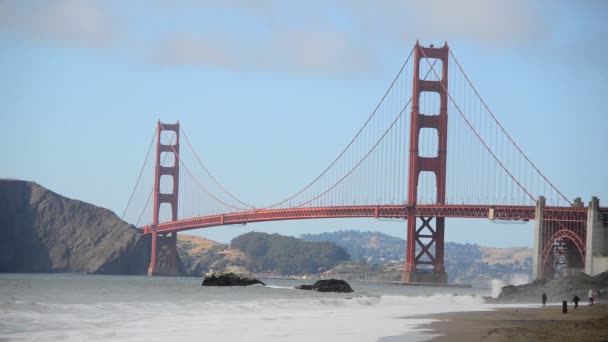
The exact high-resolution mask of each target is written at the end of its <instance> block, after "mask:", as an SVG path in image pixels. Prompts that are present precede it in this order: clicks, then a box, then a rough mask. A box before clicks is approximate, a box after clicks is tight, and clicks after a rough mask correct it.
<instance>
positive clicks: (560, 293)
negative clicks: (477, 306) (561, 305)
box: [490, 272, 608, 303]
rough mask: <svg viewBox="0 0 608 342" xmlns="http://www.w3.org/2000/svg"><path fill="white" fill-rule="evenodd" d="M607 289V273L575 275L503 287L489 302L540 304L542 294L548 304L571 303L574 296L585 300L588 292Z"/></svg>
mask: <svg viewBox="0 0 608 342" xmlns="http://www.w3.org/2000/svg"><path fill="white" fill-rule="evenodd" d="M606 287H608V272H604V273H602V274H599V275H597V276H595V277H592V276H590V275H587V274H585V273H582V272H581V273H575V274H571V275H568V276H565V277H562V278H557V279H552V280H542V279H541V280H536V281H534V282H532V283H529V284H524V285H519V286H513V285H509V286H505V287H503V288H502V292H501V293H500V295H499V296H498V298H496V299H494V300H490V301H491V302H498V303H540V301H541V296H542V294H543V292H544V293H545V294H546V295H547V298H548V301H549V302H561V301H564V300H567V301H571V300H572V298H574V296H575V295H577V296H579V297H580V298H583V299H586V298H587V293H588V291H589V290H593V291H597V290H602V289H604V288H606Z"/></svg>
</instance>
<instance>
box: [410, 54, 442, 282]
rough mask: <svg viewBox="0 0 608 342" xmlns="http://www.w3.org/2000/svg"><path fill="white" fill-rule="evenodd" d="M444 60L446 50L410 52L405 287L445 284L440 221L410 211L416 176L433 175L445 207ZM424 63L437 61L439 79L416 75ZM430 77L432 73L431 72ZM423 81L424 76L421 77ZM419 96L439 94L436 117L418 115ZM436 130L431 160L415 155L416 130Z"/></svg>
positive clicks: (417, 146) (413, 199)
mask: <svg viewBox="0 0 608 342" xmlns="http://www.w3.org/2000/svg"><path fill="white" fill-rule="evenodd" d="M448 56H449V47H448V44H447V43H445V44H444V46H443V47H441V48H435V47H433V45H431V46H430V47H423V46H421V45H420V43H418V42H416V47H415V48H414V77H413V83H414V84H413V94H412V116H411V124H410V156H409V180H408V204H409V212H408V214H407V254H406V263H405V272H404V275H403V281H404V282H406V283H447V274H446V272H445V267H444V264H443V246H444V228H445V218H443V217H416V216H415V215H414V209H415V207H416V203H417V202H418V181H419V177H420V173H421V172H423V171H429V172H432V173H434V175H435V180H436V183H435V184H436V186H437V197H436V198H437V204H445V180H446V151H447V141H448V139H447V132H448V109H447V107H448V94H447V89H448ZM426 59H437V60H439V61H441V64H442V70H441V79H440V80H425V79H422V78H421V75H420V63H421V62H422V63H425V64H426V63H429V62H430V61H427V60H426ZM431 64H432V62H431ZM431 75H434V73H432V72H431ZM423 78H424V76H423ZM422 92H434V93H438V94H439V98H440V108H439V113H436V112H435V113H421V112H420V95H421V93H422ZM422 128H432V129H435V130H437V137H438V140H439V141H438V144H437V146H438V151H437V155H436V156H435V157H424V156H420V154H419V147H420V139H419V137H420V130H421V129H422Z"/></svg>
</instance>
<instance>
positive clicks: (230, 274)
mask: <svg viewBox="0 0 608 342" xmlns="http://www.w3.org/2000/svg"><path fill="white" fill-rule="evenodd" d="M256 284H260V285H266V284H264V283H263V282H261V281H260V280H258V279H256V278H255V277H253V275H252V274H251V273H249V272H247V270H246V269H244V268H242V267H238V266H230V267H226V268H224V269H223V270H221V271H219V272H211V273H209V274H207V275H206V276H205V279H203V283H202V286H248V285H256Z"/></svg>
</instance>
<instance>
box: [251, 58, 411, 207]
mask: <svg viewBox="0 0 608 342" xmlns="http://www.w3.org/2000/svg"><path fill="white" fill-rule="evenodd" d="M414 49H415V48H413V49H412V51H410V54H409V55H408V57H407V58H406V60H405V62H404V63H403V65H402V66H401V69H399V72H398V73H397V75H396V76H395V78H394V79H393V82H392V83H391V85H390V86H389V87H388V89H387V90H386V92H385V93H384V96H382V98H381V99H380V102H378V105H377V106H376V108H375V109H374V110H373V111H372V114H371V115H370V116H369V117H368V118H367V121H365V123H364V124H363V126H361V128H360V129H359V131H358V132H357V134H355V136H354V137H353V138H352V139H351V141H350V142H349V143H348V145H346V147H345V148H344V149H343V150H342V152H340V154H339V155H338V156H337V157H336V159H334V161H332V162H331V163H330V164H329V166H327V168H325V170H323V171H322V172H321V174H319V176H317V177H316V178H315V179H313V180H312V181H311V182H310V183H308V185H306V186H305V187H304V188H302V189H301V190H300V191H298V192H296V193H295V194H293V195H291V196H290V197H288V198H286V199H284V200H282V201H280V202H277V203H275V204H272V205H269V206H266V207H264V208H261V209H262V210H265V209H272V208H276V207H278V206H280V205H282V204H285V203H286V202H288V201H290V200H292V199H294V198H295V197H296V196H298V195H300V194H301V193H303V192H304V191H306V190H307V189H309V188H310V187H311V186H312V185H313V184H315V183H316V182H317V181H318V180H319V179H320V178H321V177H323V175H325V174H326V173H327V172H328V171H329V170H330V169H331V168H332V166H334V165H335V164H336V163H337V162H338V160H339V159H340V158H341V157H342V156H343V155H344V154H345V153H346V151H347V150H348V149H349V148H350V147H351V146H352V145H353V143H354V142H355V141H356V140H357V138H358V137H359V136H360V135H361V133H362V132H363V130H364V129H365V127H367V125H368V124H369V123H370V121H371V120H372V118H373V117H374V116H375V115H376V114H377V113H378V109H379V108H380V106H381V105H382V103H383V102H384V100H385V99H386V97H387V95H388V94H389V93H390V91H391V89H392V88H393V86H394V85H395V83H396V82H397V80H398V79H399V76H401V73H402V72H403V70H404V69H405V67H406V65H407V64H408V63H409V61H410V59H411V57H412V55H413V54H414Z"/></svg>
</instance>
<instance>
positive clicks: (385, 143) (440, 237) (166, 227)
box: [123, 43, 608, 283]
mask: <svg viewBox="0 0 608 342" xmlns="http://www.w3.org/2000/svg"><path fill="white" fill-rule="evenodd" d="M153 146H155V147H156V148H155V149H153V148H152V147H153ZM357 217H371V218H377V219H380V218H397V219H405V220H406V222H407V247H406V251H404V253H405V255H406V258H405V259H406V263H405V269H404V276H403V281H404V282H418V283H445V282H447V275H446V272H445V268H444V231H445V219H446V218H483V219H490V220H506V221H528V220H534V222H535V229H534V232H535V237H534V249H535V253H534V260H533V268H534V269H533V277H534V278H549V277H553V276H554V275H555V274H556V272H557V271H560V270H564V269H574V270H585V271H586V272H587V273H599V271H598V270H599V269H600V268H602V267H606V265H608V262H606V261H605V259H603V258H602V256H607V257H608V253H607V252H608V246H606V244H605V243H603V241H604V240H605V238H604V236H607V237H608V208H600V207H599V200H598V199H597V198H593V199H592V201H591V202H590V203H589V205H588V206H587V207H585V206H584V205H583V203H582V201H580V199H576V200H574V201H570V200H569V199H568V198H567V197H566V196H564V194H563V193H562V192H561V191H560V190H559V189H558V188H557V187H556V185H555V184H553V183H552V182H551V181H550V180H549V179H548V178H547V177H546V176H545V175H544V174H543V173H542V172H541V170H540V169H539V168H538V166H537V165H536V164H534V163H533V162H532V160H530V158H528V156H527V155H526V154H525V153H524V152H523V150H522V148H521V147H520V146H519V145H518V144H517V143H516V142H515V141H514V140H513V139H512V137H511V136H510V135H509V134H508V133H507V131H506V130H505V128H504V127H503V125H501V123H500V121H499V120H498V118H497V116H496V115H495V114H494V113H493V112H492V110H491V109H490V107H489V106H488V105H487V103H486V102H485V101H484V100H483V98H482V97H481V95H480V93H479V92H478V90H477V89H476V88H475V87H474V85H473V83H472V82H471V80H470V78H469V77H468V76H467V74H466V73H465V72H464V70H463V68H462V67H461V65H460V63H459V62H458V59H457V58H456V56H454V54H453V53H452V51H451V50H450V49H449V47H448V45H447V43H446V44H445V45H444V46H443V47H434V46H433V45H431V46H429V47H423V46H421V45H420V44H419V43H416V45H415V46H414V48H413V49H412V50H411V52H410V53H409V55H408V56H407V58H406V59H405V62H404V63H403V65H402V66H401V68H400V69H399V71H398V72H397V75H396V76H395V78H394V79H393V81H392V82H391V84H390V85H389V87H388V89H387V91H386V92H385V93H384V96H382V98H381V99H380V101H379V102H378V105H377V106H376V107H375V109H374V110H373V111H372V113H371V114H370V116H369V117H368V118H367V119H366V120H365V122H364V123H363V125H362V126H361V128H360V129H359V130H358V131H357V132H356V134H355V135H354V137H353V138H352V139H351V140H350V141H349V142H348V143H347V144H346V146H345V148H344V149H343V150H342V152H341V153H339V154H338V156H337V157H336V158H335V159H334V160H333V161H332V162H331V163H330V164H329V165H328V166H327V167H326V168H325V169H324V170H322V171H321V172H320V174H318V175H317V176H316V177H314V178H312V179H311V180H310V181H309V182H307V183H305V185H304V186H302V187H301V188H299V189H298V190H297V191H295V192H293V193H292V194H291V195H289V196H286V197H285V198H283V199H281V200H279V201H276V202H274V203H270V204H267V205H259V206H258V205H253V204H250V203H248V202H247V201H244V200H243V199H242V198H240V197H238V196H236V195H235V194H234V192H231V191H228V189H227V188H226V187H224V186H223V185H222V184H220V182H219V181H218V180H217V179H216V178H215V177H214V176H213V175H212V173H211V172H210V171H209V168H208V167H207V166H206V165H205V163H204V162H203V160H202V159H201V157H200V156H199V154H198V153H197V152H196V150H195V149H194V147H193V146H192V144H191V143H190V140H189V138H188V135H187V134H186V132H185V130H184V129H183V128H182V127H181V126H180V124H179V122H178V123H175V124H167V123H162V122H160V121H159V122H158V123H157V127H156V130H155V132H154V134H153V137H152V140H151V142H150V147H149V148H148V152H147V154H146V159H145V161H144V164H143V166H142V168H141V171H140V174H139V177H138V180H137V182H136V185H135V187H134V189H133V192H132V194H131V197H130V199H129V201H128V204H127V206H126V209H125V211H124V213H123V218H126V219H127V220H128V221H130V222H133V223H135V225H136V226H137V227H140V228H141V229H143V231H144V233H145V234H151V237H152V239H151V240H152V244H151V258H150V259H151V260H150V267H149V274H150V275H176V274H177V263H176V260H177V251H176V241H177V233H178V232H180V231H186V230H191V229H199V228H208V227H216V226H224V225H232V224H246V223H253V222H264V221H279V220H298V219H320V218H357ZM596 256H598V257H597V258H596ZM594 264H596V266H594ZM602 265H604V266H602Z"/></svg>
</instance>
